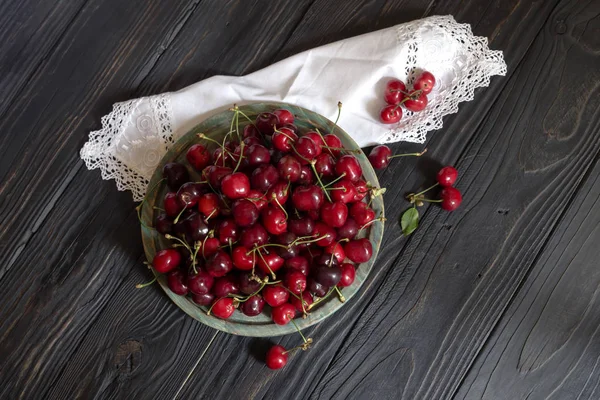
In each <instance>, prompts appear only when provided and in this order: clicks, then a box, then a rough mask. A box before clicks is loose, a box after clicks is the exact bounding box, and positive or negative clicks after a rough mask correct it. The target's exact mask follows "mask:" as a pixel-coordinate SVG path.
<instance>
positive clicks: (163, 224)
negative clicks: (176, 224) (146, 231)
mask: <svg viewBox="0 0 600 400" xmlns="http://www.w3.org/2000/svg"><path fill="white" fill-rule="evenodd" d="M154 227H155V228H156V230H157V231H158V233H160V234H163V235H166V234H168V233H171V232H172V231H173V220H172V219H171V217H169V216H168V215H167V214H159V215H158V217H156V220H155V221H154Z"/></svg>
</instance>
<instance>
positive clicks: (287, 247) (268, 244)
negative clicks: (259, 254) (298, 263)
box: [246, 243, 289, 256]
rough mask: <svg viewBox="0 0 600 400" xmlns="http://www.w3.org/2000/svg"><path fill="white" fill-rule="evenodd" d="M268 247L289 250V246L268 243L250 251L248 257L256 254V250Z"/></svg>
mask: <svg viewBox="0 0 600 400" xmlns="http://www.w3.org/2000/svg"><path fill="white" fill-rule="evenodd" d="M266 247H283V248H284V249H289V246H285V245H283V244H279V243H267V244H263V245H262V246H257V247H255V248H253V249H252V250H249V251H248V252H247V253H246V255H247V256H249V255H250V254H252V253H254V252H255V251H256V250H260V249H264V248H266Z"/></svg>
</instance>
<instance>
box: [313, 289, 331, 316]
mask: <svg viewBox="0 0 600 400" xmlns="http://www.w3.org/2000/svg"><path fill="white" fill-rule="evenodd" d="M334 290H335V289H334V288H331V289H329V292H327V293H326V294H325V296H323V297H321V298H319V299H318V300H317V301H315V302H314V303H312V304H311V305H309V306H308V310H309V311H310V310H311V309H312V308H313V307H315V306H317V305H318V304H319V303H321V302H322V301H324V300H326V299H327V298H328V297H329V296H330V295H331V293H333V291H334Z"/></svg>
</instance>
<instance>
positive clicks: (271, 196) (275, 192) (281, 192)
mask: <svg viewBox="0 0 600 400" xmlns="http://www.w3.org/2000/svg"><path fill="white" fill-rule="evenodd" d="M289 193H290V188H289V185H288V183H287V182H284V181H279V182H277V183H276V184H274V185H273V186H272V187H271V189H269V191H268V192H267V200H268V201H269V203H271V204H272V205H274V206H279V204H281V205H284V204H285V202H286V201H287V199H288V197H289ZM275 199H277V201H275ZM278 202H279V204H278Z"/></svg>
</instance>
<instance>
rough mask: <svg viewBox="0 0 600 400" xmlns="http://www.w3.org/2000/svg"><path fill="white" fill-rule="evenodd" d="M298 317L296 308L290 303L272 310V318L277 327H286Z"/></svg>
mask: <svg viewBox="0 0 600 400" xmlns="http://www.w3.org/2000/svg"><path fill="white" fill-rule="evenodd" d="M295 316H296V308H295V307H294V306H293V305H291V304H290V303H284V304H282V305H280V306H278V307H275V308H273V309H272V310H271V318H272V319H273V322H275V323H276V324H277V325H286V324H287V323H288V322H290V321H291V320H292V319H294V317H295Z"/></svg>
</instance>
